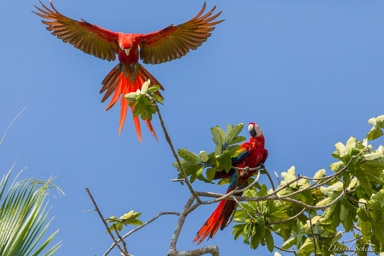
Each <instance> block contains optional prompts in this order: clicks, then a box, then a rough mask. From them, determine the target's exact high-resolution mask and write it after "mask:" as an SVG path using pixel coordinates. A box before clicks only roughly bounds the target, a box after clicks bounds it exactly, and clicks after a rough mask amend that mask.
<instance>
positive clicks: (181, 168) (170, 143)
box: [146, 94, 201, 202]
mask: <svg viewBox="0 0 384 256" xmlns="http://www.w3.org/2000/svg"><path fill="white" fill-rule="evenodd" d="M146 96H147V97H148V98H149V99H150V100H151V102H152V104H153V105H154V107H155V108H156V111H157V114H158V116H159V119H160V124H161V127H162V128H163V131H164V136H165V139H166V140H167V142H168V144H169V147H170V148H171V151H172V153H173V156H174V157H175V159H176V162H177V165H178V166H179V169H180V171H181V173H182V174H183V177H184V181H185V183H186V184H187V186H188V188H189V190H190V191H191V193H192V195H193V196H194V197H195V199H196V201H197V202H201V200H200V198H199V196H198V195H197V194H196V192H195V191H194V190H193V188H192V185H191V183H190V182H189V180H188V176H187V174H186V173H185V170H184V168H183V166H182V165H181V162H180V159H179V156H178V155H177V153H176V151H175V148H174V147H173V144H172V141H171V137H169V134H168V131H167V128H165V125H164V120H163V117H162V116H161V113H160V109H159V106H158V105H157V103H156V101H155V100H154V99H153V98H152V97H151V96H150V95H149V94H147V95H146Z"/></svg>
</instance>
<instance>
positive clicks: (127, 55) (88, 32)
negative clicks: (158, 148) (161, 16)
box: [34, 0, 223, 141]
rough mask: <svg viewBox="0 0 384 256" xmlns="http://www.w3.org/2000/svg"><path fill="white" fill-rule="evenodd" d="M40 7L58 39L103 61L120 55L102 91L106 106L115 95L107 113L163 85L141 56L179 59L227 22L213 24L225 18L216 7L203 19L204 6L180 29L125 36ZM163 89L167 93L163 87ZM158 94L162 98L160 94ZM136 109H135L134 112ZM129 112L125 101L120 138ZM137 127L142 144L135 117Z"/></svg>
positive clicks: (156, 60)
mask: <svg viewBox="0 0 384 256" xmlns="http://www.w3.org/2000/svg"><path fill="white" fill-rule="evenodd" d="M40 4H41V5H42V6H43V7H44V9H43V8H39V7H37V6H35V7H36V8H37V9H38V10H39V11H40V13H39V12H34V13H36V14H37V15H39V16H40V17H43V18H45V19H47V20H43V23H44V24H46V25H47V30H49V31H52V34H53V35H55V36H56V37H57V38H59V39H62V40H63V41H64V42H66V43H70V44H72V45H73V46H75V47H76V48H78V49H80V50H81V51H83V52H85V53H87V54H91V55H94V56H96V57H98V58H100V59H103V60H105V59H106V60H108V61H112V60H115V59H116V55H118V56H119V61H120V63H119V64H117V66H116V67H115V68H113V69H112V70H111V72H109V74H108V75H107V76H106V77H105V79H104V81H103V82H102V84H103V87H102V88H101V90H100V93H103V92H105V95H104V97H103V99H102V100H101V101H102V102H104V101H105V100H106V99H107V98H108V97H109V96H111V95H112V93H114V94H113V96H112V100H111V102H110V103H109V105H108V106H107V108H106V110H108V109H110V108H111V107H112V106H113V105H114V104H115V103H116V102H117V101H118V100H119V99H120V97H121V95H125V94H127V93H130V92H135V91H137V89H141V86H142V84H143V83H144V82H145V81H147V80H148V79H150V80H151V84H150V86H152V85H160V83H159V82H158V81H157V80H156V79H155V78H154V77H153V76H152V75H151V74H150V73H149V72H148V71H147V70H146V69H145V68H144V67H143V66H142V65H140V64H139V63H138V60H139V55H140V58H141V59H142V60H143V62H144V63H146V64H148V63H149V64H160V63H163V62H167V61H171V60H174V59H179V58H181V57H182V56H184V55H186V54H187V53H188V52H189V50H195V49H197V47H199V46H200V45H201V44H202V43H203V42H205V41H206V40H207V38H208V37H209V36H210V35H211V33H210V32H211V31H212V30H214V29H215V27H214V26H215V25H216V24H218V23H220V22H222V21H223V20H220V21H215V22H213V20H214V19H216V18H217V17H218V16H219V15H220V14H221V12H219V13H217V14H215V15H213V16H212V13H213V11H214V10H215V8H216V7H214V8H213V9H212V10H211V11H210V12H208V13H206V14H204V15H203V13H204V10H205V6H206V4H205V3H204V6H203V8H202V9H201V11H200V12H199V13H198V14H197V15H196V17H194V18H193V19H191V20H189V21H187V22H185V23H183V24H180V25H178V26H174V25H170V26H168V27H166V28H164V29H162V30H159V31H157V32H154V33H150V34H124V33H120V32H119V33H115V32H112V31H109V30H105V29H102V28H100V27H98V26H96V25H92V24H90V23H88V22H86V21H85V20H82V21H76V20H73V19H70V18H67V17H65V16H64V15H62V14H61V13H59V12H58V11H57V10H56V9H55V7H54V6H53V4H52V1H51V0H50V4H51V7H52V10H51V9H49V8H48V7H46V6H45V5H44V4H43V3H41V2H40ZM160 87H161V89H162V90H164V88H163V87H162V86H161V85H160ZM158 94H159V95H160V93H158ZM160 96H161V95H160ZM133 108H134V107H131V110H132V111H133ZM127 109H128V101H127V100H126V99H125V98H124V97H122V98H121V115H120V129H119V134H120V133H121V129H122V128H123V125H124V120H125V117H126V115H127ZM134 123H135V126H136V132H137V135H138V136H139V139H140V141H142V139H141V131H140V123H139V117H134ZM146 123H147V125H148V128H149V129H150V131H151V132H152V134H153V135H154V136H155V138H156V134H155V131H154V130H153V128H152V125H151V122H150V121H149V120H146ZM156 139H157V138H156Z"/></svg>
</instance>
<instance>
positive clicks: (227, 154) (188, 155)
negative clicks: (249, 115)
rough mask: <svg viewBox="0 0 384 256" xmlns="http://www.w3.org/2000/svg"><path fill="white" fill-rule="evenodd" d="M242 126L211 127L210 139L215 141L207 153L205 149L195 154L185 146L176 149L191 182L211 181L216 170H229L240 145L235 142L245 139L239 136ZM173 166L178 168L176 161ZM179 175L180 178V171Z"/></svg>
mask: <svg viewBox="0 0 384 256" xmlns="http://www.w3.org/2000/svg"><path fill="white" fill-rule="evenodd" d="M243 128H244V124H242V123H241V124H238V125H227V130H226V132H224V130H223V129H222V128H221V127H219V126H216V127H213V128H211V133H212V135H213V138H212V140H213V142H214V143H215V151H214V152H212V153H209V154H208V153H207V152H206V151H200V153H199V155H197V154H195V153H193V152H190V151H188V149H187V148H185V149H179V150H178V151H177V153H178V155H179V156H180V157H181V158H182V160H181V165H182V167H183V169H184V171H185V172H186V174H187V176H190V181H191V182H194V181H195V180H196V179H198V180H201V181H204V182H207V183H212V179H213V178H214V177H215V174H216V172H217V171H222V170H225V171H226V172H227V173H228V172H229V171H230V169H231V166H232V158H233V157H236V156H238V153H239V152H238V150H239V149H240V145H235V144H237V143H240V142H242V141H244V140H245V137H243V136H239V134H240V132H241V130H242V129H243ZM173 166H175V167H176V168H178V170H179V166H178V164H177V162H175V163H173ZM204 170H205V173H204ZM179 171H180V170H179ZM204 174H205V175H204ZM179 177H180V178H182V175H181V173H180V172H179Z"/></svg>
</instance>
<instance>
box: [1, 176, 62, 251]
mask: <svg viewBox="0 0 384 256" xmlns="http://www.w3.org/2000/svg"><path fill="white" fill-rule="evenodd" d="M11 171H12V170H11ZM11 171H9V172H8V174H6V175H5V176H3V178H2V180H1V182H0V255H23V256H28V255H32V256H38V255H44V256H49V255H53V254H54V253H55V252H56V251H57V250H58V249H59V247H60V244H61V243H60V242H59V243H57V244H56V245H54V246H52V247H51V248H50V249H47V250H45V249H46V248H47V247H48V245H50V244H51V241H52V240H53V238H54V237H55V235H56V234H57V232H58V230H57V231H55V232H54V233H53V234H52V235H50V236H49V237H48V238H43V236H44V234H45V233H46V231H47V229H48V227H49V225H50V223H51V221H52V220H50V221H48V222H47V217H48V213H49V210H47V203H46V202H45V199H46V196H47V194H48V189H49V188H51V187H55V186H54V185H53V184H52V181H51V180H49V181H46V182H42V181H38V180H33V179H29V180H24V181H21V182H13V183H12V184H11V185H10V186H9V188H8V189H7V187H8V186H7V185H8V183H9V177H10V174H11ZM55 188H57V187H55ZM59 191H60V190H59ZM44 250H45V251H44Z"/></svg>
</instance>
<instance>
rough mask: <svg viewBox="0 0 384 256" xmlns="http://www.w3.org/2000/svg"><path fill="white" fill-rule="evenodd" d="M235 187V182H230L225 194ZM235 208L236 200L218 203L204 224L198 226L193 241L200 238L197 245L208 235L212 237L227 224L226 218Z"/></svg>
mask: <svg viewBox="0 0 384 256" xmlns="http://www.w3.org/2000/svg"><path fill="white" fill-rule="evenodd" d="M234 188H235V184H232V185H231V186H230V187H229V188H228V190H227V194H228V193H229V192H231V191H232V190H233V189H234ZM235 209H236V202H234V201H231V200H229V201H227V200H222V201H220V203H219V206H217V208H216V210H215V211H214V212H213V213H212V215H211V217H209V219H208V220H207V221H206V222H205V224H204V225H203V226H202V227H201V228H200V230H199V231H198V232H197V235H196V237H195V239H194V240H193V242H196V241H197V240H199V239H200V241H199V242H198V243H197V245H199V244H200V243H201V242H202V241H203V240H204V239H205V238H206V237H207V236H208V235H209V238H213V237H214V235H215V234H216V232H217V230H218V229H219V227H220V229H221V230H222V229H224V228H225V226H226V225H227V222H228V220H229V219H230V217H231V216H232V213H233V212H234V210H235Z"/></svg>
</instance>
